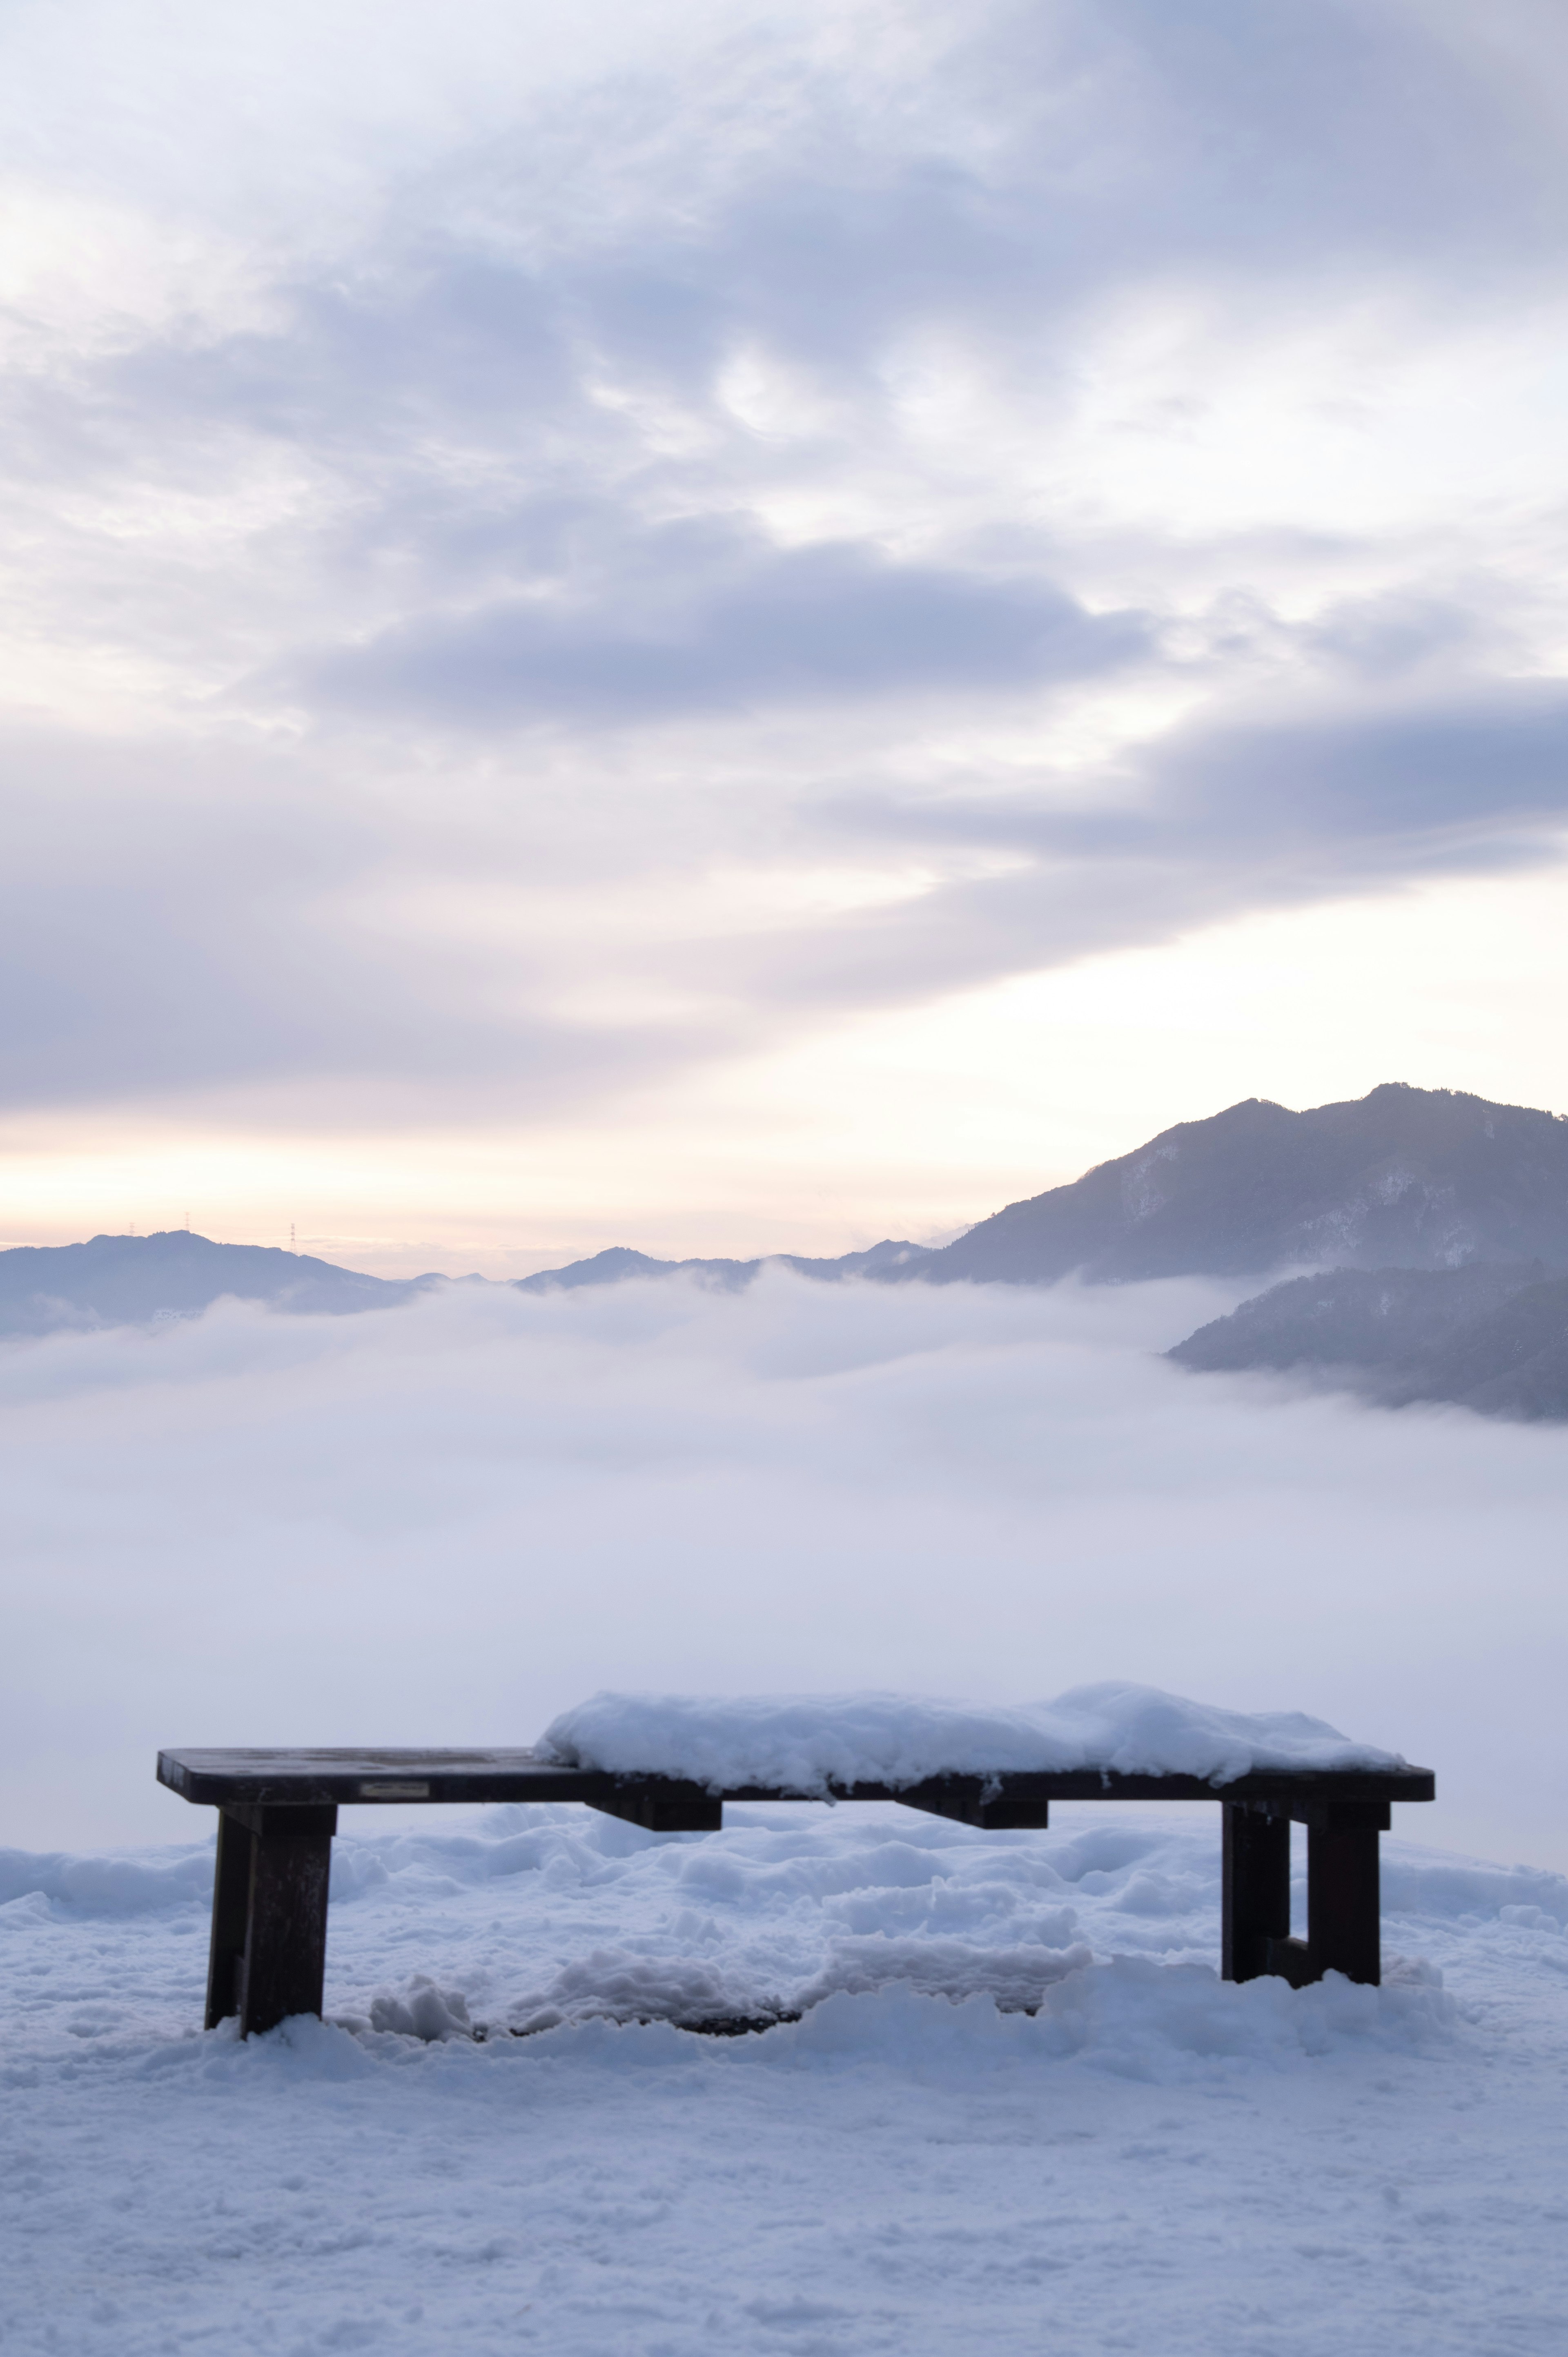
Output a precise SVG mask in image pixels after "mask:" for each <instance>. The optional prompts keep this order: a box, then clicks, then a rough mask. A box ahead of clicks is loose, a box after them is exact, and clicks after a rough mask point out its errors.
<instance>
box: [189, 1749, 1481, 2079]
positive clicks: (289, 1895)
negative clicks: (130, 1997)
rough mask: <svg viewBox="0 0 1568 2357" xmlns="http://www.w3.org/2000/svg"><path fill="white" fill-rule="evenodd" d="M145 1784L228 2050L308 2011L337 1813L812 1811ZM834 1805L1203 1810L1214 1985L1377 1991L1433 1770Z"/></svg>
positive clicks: (349, 1758)
mask: <svg viewBox="0 0 1568 2357" xmlns="http://www.w3.org/2000/svg"><path fill="white" fill-rule="evenodd" d="M158 1781H159V1782H160V1783H163V1784H166V1785H167V1786H168V1788H169V1790H170V1791H171V1792H178V1793H179V1794H180V1795H181V1796H182V1798H184V1799H185V1800H188V1801H192V1802H195V1803H198V1804H199V1805H205V1806H207V1807H209V1808H216V1809H217V1811H218V1866H217V1872H216V1875H215V1877H214V1881H213V1891H212V1948H211V1956H210V1962H209V1967H208V1975H207V2027H208V2029H216V2028H217V2026H218V2024H219V2023H220V2021H226V2020H227V2019H228V2018H229V2017H230V2016H231V2014H237V2015H238V2016H239V2020H240V2034H241V2036H242V2038H248V2037H249V2036H250V2035H251V2033H252V2030H263V2029H272V2028H273V2027H274V2024H275V2023H277V2022H280V2021H283V2020H285V2019H286V2018H287V2017H288V2016H289V2015H290V2014H295V2013H315V2014H318V2013H319V2012H320V2011H321V1995H322V1986H323V1980H324V1975H325V1970H326V1962H327V1883H328V1868H329V1866H330V1861H331V1855H332V1836H333V1835H334V1834H335V1833H336V1832H337V1830H338V1810H339V1809H340V1808H342V1807H344V1806H360V1805H364V1804H367V1803H368V1804H370V1805H371V1806H375V1805H376V1804H378V1803H380V1804H381V1805H383V1806H384V1805H386V1804H389V1803H399V1804H405V1803H409V1802H428V1803H438V1802H460V1801H466V1802H468V1803H474V1802H481V1801H483V1802H493V1801H524V1802H540V1801H550V1802H560V1801H581V1802H585V1803H586V1804H587V1806H588V1807H589V1808H591V1809H600V1810H603V1811H604V1812H605V1813H606V1814H607V1815H609V1816H612V1817H624V1818H625V1819H626V1820H627V1822H628V1824H634V1825H642V1826H644V1827H645V1828H646V1829H647V1830H648V1831H649V1832H650V1833H658V1834H674V1833H717V1832H718V1831H719V1829H720V1827H721V1825H722V1824H723V1823H724V1804H725V1802H726V1801H746V1802H757V1801H799V1800H801V1799H803V1798H811V1797H820V1796H812V1795H807V1794H802V1793H800V1792H785V1791H781V1790H779V1788H777V1787H775V1786H758V1785H741V1786H737V1787H736V1789H735V1790H734V1791H725V1792H708V1791H706V1790H705V1789H704V1788H703V1786H702V1785H700V1784H690V1783H682V1782H681V1781H678V1780H677V1779H675V1778H673V1777H668V1776H613V1775H609V1774H607V1773H605V1772H603V1771H601V1770H596V1769H591V1768H559V1767H555V1766H553V1764H552V1763H551V1762H550V1761H548V1760H541V1759H540V1758H539V1757H538V1756H537V1754H536V1753H534V1752H532V1751H160V1752H159V1754H158ZM832 1797H833V1799H834V1800H837V1801H896V1802H898V1803H900V1804H901V1805H902V1806H903V1807H905V1808H909V1809H924V1810H927V1811H929V1813H931V1814H932V1815H934V1816H939V1817H949V1818H951V1819H952V1820H953V1822H954V1823H955V1824H963V1825H978V1826H983V1827H985V1828H987V1829H996V1828H1002V1827H1005V1828H1010V1829H1013V1828H1038V1827H1042V1826H1044V1825H1045V1824H1047V1822H1048V1818H1049V1810H1050V1803H1052V1802H1053V1801H1214V1802H1218V1803H1219V1807H1220V1810H1221V1813H1222V1817H1223V1823H1224V1882H1223V1888H1224V1899H1223V1932H1222V1959H1221V1970H1222V1972H1223V1973H1224V1975H1225V1978H1226V1979H1227V1980H1232V1981H1247V1980H1253V1979H1256V1978H1257V1977H1258V1976H1259V1975H1261V1974H1263V1973H1277V1974H1279V1975H1283V1978H1284V1979H1286V1980H1288V1981H1290V1982H1291V1983H1292V1984H1293V1986H1295V1987H1297V1988H1299V1987H1301V1986H1303V1985H1304V1984H1305V1983H1306V1982H1308V1981H1316V1980H1321V1979H1322V1977H1323V1975H1324V1974H1325V1973H1329V1972H1337V1973H1343V1974H1344V1975H1345V1976H1346V1978H1347V1979H1348V1980H1353V1981H1370V1982H1373V1983H1376V1982H1377V1981H1378V1980H1379V1979H1380V1977H1381V1955H1380V1911H1381V1910H1380V1897H1379V1886H1378V1836H1379V1835H1380V1834H1381V1833H1386V1832H1387V1831H1388V1828H1389V1821H1390V1820H1389V1810H1390V1805H1391V1803H1392V1802H1394V1801H1430V1800H1433V1799H1434V1798H1435V1797H1436V1783H1435V1779H1434V1776H1433V1773H1432V1770H1430V1769H1429V1768H1389V1769H1380V1770H1365V1771H1363V1770H1340V1769H1336V1770H1290V1771H1273V1770H1268V1771H1262V1772H1258V1773H1254V1774H1251V1775H1246V1776H1239V1777H1237V1778H1236V1779H1235V1780H1234V1781H1231V1782H1230V1783H1228V1784H1222V1785H1215V1784H1209V1783H1206V1782H1205V1781H1203V1779H1202V1778H1201V1777H1198V1776H1123V1775H1119V1774H1117V1773H1116V1772H1115V1771H1114V1770H1098V1769H1078V1770H1065V1771H1049V1772H1043V1773H1035V1772H1029V1773H1024V1772H1019V1771H1009V1772H1008V1773H1005V1774H1002V1775H997V1776H992V1777H980V1776H936V1777H932V1778H931V1779H929V1781H927V1782H925V1783H923V1784H913V1785H904V1786H900V1787H899V1788H898V1789H897V1790H895V1789H894V1788H893V1787H892V1786H890V1785H887V1784H836V1785H834V1786H832ZM1293 1821H1294V1823H1295V1824H1305V1827H1306V1829H1307V1846H1306V1884H1307V1936H1306V1938H1305V1940H1293V1939H1292V1938H1291V1936H1290V1828H1291V1824H1292V1823H1293Z"/></svg>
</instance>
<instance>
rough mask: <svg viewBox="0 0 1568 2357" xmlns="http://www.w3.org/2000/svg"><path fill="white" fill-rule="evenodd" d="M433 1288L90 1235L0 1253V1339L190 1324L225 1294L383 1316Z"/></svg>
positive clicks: (282, 1255)
mask: <svg viewBox="0 0 1568 2357" xmlns="http://www.w3.org/2000/svg"><path fill="white" fill-rule="evenodd" d="M440 1282H441V1279H440V1278H438V1277H430V1276H418V1277H408V1278H403V1279H398V1278H392V1277H381V1276H363V1275H360V1272H359V1271H358V1270H357V1269H351V1268H337V1267H334V1265H333V1264H332V1263H331V1262H330V1261H326V1260H316V1259H314V1258H313V1257H312V1256H311V1255H310V1254H308V1253H290V1252H281V1251H277V1250H274V1249H273V1248H272V1247H270V1246H267V1245H263V1244H220V1243H213V1242H212V1241H211V1240H210V1238H209V1237H207V1236H198V1235H193V1234H191V1233H190V1232H189V1231H188V1229H185V1228H176V1229H172V1230H169V1231H167V1232H164V1233H162V1234H159V1235H154V1236H94V1237H93V1238H92V1239H91V1243H83V1244H18V1245H16V1246H15V1247H14V1248H13V1249H12V1250H11V1251H9V1252H0V1334H48V1333H54V1332H56V1331H58V1330H59V1329H61V1328H71V1327H75V1328H78V1329H91V1328H92V1327H98V1326H134V1325H145V1324H146V1323H148V1322H149V1321H151V1320H152V1319H154V1318H193V1317H196V1316H198V1315H199V1313H200V1311H202V1310H203V1309H205V1308H208V1306H209V1303H211V1302H214V1301H217V1300H220V1298H221V1297H223V1296H224V1295H226V1294H232V1295H235V1296H237V1297H238V1298H239V1299H240V1300H242V1301H264V1302H266V1303H267V1304H268V1305H269V1306H270V1307H271V1308H274V1309H286V1310H295V1311H304V1310H316V1311H323V1310H325V1311H328V1312H330V1313H332V1314H335V1315H340V1314H342V1313H345V1312H348V1311H350V1310H356V1309H384V1308H392V1306H393V1305H394V1304H395V1303H397V1302H400V1301H406V1300H408V1299H409V1298H410V1297H411V1296H412V1295H413V1294H415V1293H418V1292H420V1291H422V1290H423V1289H424V1287H425V1286H429V1285H432V1284H439V1283H440Z"/></svg>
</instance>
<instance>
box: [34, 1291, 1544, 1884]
mask: <svg viewBox="0 0 1568 2357" xmlns="http://www.w3.org/2000/svg"><path fill="white" fill-rule="evenodd" d="M1229 1298H1230V1296H1228V1295H1226V1294H1225V1293H1224V1292H1223V1291H1222V1289H1221V1288H1219V1287H1217V1286H1211V1285H1207V1284H1200V1283H1197V1282H1181V1283H1175V1284H1162V1285H1150V1286H1125V1287H1120V1288H1103V1289H1099V1290H1092V1291H1090V1290H1084V1289H1080V1288H1078V1287H1075V1286H1063V1287H1058V1288H1056V1289H1054V1290H1050V1291H1039V1290H1026V1289H1011V1288H1006V1287H981V1288H971V1287H965V1286H944V1287H941V1288H937V1287H929V1288H928V1287H924V1286H908V1287H900V1288H889V1287H878V1286H867V1287H862V1286H842V1287H840V1286H817V1285H812V1284H810V1283H807V1282H804V1281H801V1280H800V1279H797V1278H794V1277H792V1276H790V1275H787V1274H783V1273H769V1274H768V1275H767V1276H765V1277H764V1278H763V1280H762V1281H761V1282H759V1283H758V1284H757V1286H755V1287H754V1288H753V1289H752V1290H751V1291H750V1292H748V1293H746V1294H744V1295H740V1296H725V1295H715V1294H712V1293H708V1292H705V1291H703V1290H702V1289H701V1288H700V1287H698V1286H693V1285H689V1284H686V1283H684V1282H664V1283H651V1284H637V1285H628V1286H620V1287H617V1288H612V1289H607V1290H604V1291H598V1292H580V1293H575V1294H561V1295H557V1296H553V1297H545V1298H542V1299H534V1298H531V1297H526V1296H522V1295H520V1294H516V1293H512V1292H510V1291H506V1290H503V1289H499V1288H479V1287H465V1286H454V1287H452V1288H450V1289H448V1290H446V1291H445V1292H443V1293H441V1294H438V1295H435V1296H434V1297H429V1298H426V1299H424V1300H422V1301H420V1302H418V1303H416V1304H414V1305H413V1306H412V1307H410V1308H402V1309H397V1310H393V1311H388V1312H381V1313H375V1314H371V1315H366V1316H361V1317H358V1318H320V1319H314V1318H276V1317H274V1316H271V1315H269V1314H268V1313H267V1312H265V1311H263V1310H260V1309H255V1308H245V1307H242V1306H239V1305H236V1304H227V1303H226V1304H220V1305H219V1306H218V1308H215V1309H213V1310H211V1311H209V1313H208V1315H207V1316H206V1317H204V1318H200V1319H199V1320H197V1321H192V1322H188V1323H178V1324H174V1325H172V1326H165V1327H163V1328H161V1329H158V1330H156V1331H155V1332H150V1333H149V1332H146V1331H140V1330H130V1329H124V1330H116V1331H111V1332H105V1333H101V1334H94V1335H62V1336H59V1337H55V1338H51V1339H49V1340H44V1341H27V1342H25V1343H21V1344H17V1345H15V1346H11V1347H9V1348H7V1349H6V1350H5V1351H3V1352H0V1498H3V1500H4V1506H3V1510H0V1511H3V1514H4V1560H5V1566H6V1569H5V1588H6V1594H7V1603H6V1620H7V1628H8V1639H9V1641H8V1642H7V1644H6V1646H5V1649H4V1657H3V1662H4V1665H3V1667H0V1761H3V1768H4V1773H3V1775H0V1792H4V1808H5V1817H4V1822H3V1823H0V1842H8V1843H12V1844H16V1845H18V1846H25V1847H28V1848H35V1849H36V1848H41V1847H44V1846H53V1845H57V1844H58V1845H61V1846H86V1845H97V1844H101V1843H113V1842H122V1841H140V1840H153V1841H157V1840H160V1839H162V1840H183V1839H189V1838H193V1837H199V1831H200V1832H205V1830H206V1829H207V1823H208V1819H207V1813H206V1812H201V1813H199V1814H198V1813H192V1812H191V1811H190V1810H188V1808H187V1806H186V1805H185V1804H184V1803H181V1802H179V1801H177V1800H176V1799H175V1798H174V1797H173V1796H172V1795H170V1794H168V1793H166V1792H164V1791H162V1790H161V1789H160V1788H159V1787H158V1786H157V1785H156V1783H155V1781H154V1772H153V1771H154V1760H155V1755H156V1751H157V1749H159V1747H160V1746H165V1745H171V1746H172V1745H179V1744H200V1743H220V1744H221V1743H234V1744H242V1743H289V1742H310V1743H341V1744H348V1743H360V1742H363V1743H371V1742H379V1743H409V1744H413V1743H468V1742H490V1743H528V1742H531V1741H532V1740H534V1739H535V1738H537V1737H539V1736H540V1735H541V1734H542V1732H543V1730H544V1728H545V1727H546V1726H547V1725H548V1724H549V1722H550V1721H551V1719H552V1718H553V1717H555V1716H556V1714H557V1713H559V1712H560V1711H562V1710H564V1709H566V1708H569V1707H570V1706H573V1705H574V1704H575V1703H578V1702H580V1701H581V1700H583V1698H584V1697H585V1696H586V1695H590V1694H592V1693H594V1692H596V1690H598V1689H600V1688H603V1687H613V1688H618V1689H623V1690H632V1691H636V1690H641V1691H653V1692H671V1691H678V1692H683V1693H712V1694H731V1695H735V1694H746V1693H758V1692H775V1693H776V1692H779V1691H780V1690H788V1691H794V1692H801V1693H812V1692H816V1693H832V1692H835V1691H843V1690H846V1689H855V1688H866V1687H880V1688H885V1689H886V1688H895V1689H897V1688H902V1689H906V1690H908V1691H910V1692H916V1693H922V1694H938V1695H958V1696H966V1697H969V1698H971V1699H972V1700H975V1701H979V1702H983V1703H1015V1702H1020V1701H1026V1700H1029V1699H1032V1698H1036V1697H1038V1696H1041V1695H1049V1694H1053V1693H1058V1692H1060V1691H1062V1690H1063V1689H1065V1688H1067V1687H1069V1686H1072V1685H1076V1684H1086V1683H1090V1682H1093V1681H1097V1680H1101V1679H1106V1678H1127V1679H1132V1680H1136V1681H1141V1682H1144V1683H1146V1684H1152V1685H1160V1686H1165V1687H1167V1688H1169V1689H1173V1690H1175V1691H1176V1692H1177V1693H1181V1694H1186V1695H1194V1696H1197V1697H1198V1698H1200V1699H1201V1700H1204V1701H1206V1702H1210V1703H1214V1704H1217V1705H1219V1706H1224V1707H1227V1708H1231V1709H1240V1710H1246V1711H1273V1710H1302V1711H1307V1712H1311V1713H1314V1714H1316V1715H1317V1716H1318V1717H1323V1718H1326V1719H1327V1720H1329V1721H1331V1722H1332V1723H1333V1725H1334V1726H1336V1727H1339V1728H1340V1729H1342V1730H1343V1731H1344V1732H1345V1733H1347V1734H1348V1735H1349V1736H1352V1737H1354V1738H1358V1739H1359V1740H1361V1741H1364V1742H1369V1743H1375V1744H1380V1745H1383V1746H1386V1747H1388V1748H1390V1749H1396V1750H1399V1751H1401V1752H1402V1753H1403V1754H1404V1755H1405V1756H1406V1757H1407V1758H1409V1759H1411V1760H1418V1761H1420V1762H1422V1763H1423V1764H1424V1765H1429V1766H1432V1767H1434V1768H1435V1770H1437V1774H1438V1781H1439V1791H1440V1799H1439V1802H1438V1803H1437V1805H1436V1807H1435V1808H1432V1809H1426V1810H1422V1811H1420V1812H1419V1813H1417V1812H1413V1811H1412V1812H1407V1813H1402V1814H1403V1817H1404V1822H1403V1823H1402V1826H1401V1828H1400V1830H1402V1831H1403V1832H1404V1833H1406V1834H1409V1835H1418V1836H1419V1837H1421V1838H1423V1839H1432V1840H1434V1841H1441V1842H1444V1843H1448V1844H1455V1845H1458V1846H1464V1847H1467V1848H1471V1849H1478V1850H1480V1851H1482V1852H1483V1853H1485V1854H1487V1855H1488V1856H1491V1857H1498V1858H1504V1859H1506V1858H1509V1857H1518V1858H1520V1859H1524V1860H1527V1861H1529V1862H1530V1863H1533V1864H1536V1865H1541V1866H1554V1867H1562V1866H1563V1865H1564V1864H1568V1832H1565V1831H1564V1826H1565V1824H1568V1815H1565V1813H1564V1811H1563V1806H1562V1802H1563V1778H1564V1765H1565V1762H1568V1734H1565V1733H1564V1730H1563V1714H1562V1709H1561V1695H1562V1684H1563V1674H1562V1668H1561V1650H1560V1646H1559V1643H1558V1629H1559V1626H1560V1615H1561V1603H1560V1596H1561V1577H1562V1575H1561V1554H1562V1549H1561V1531H1562V1528H1563V1509H1564V1505H1565V1504H1568V1435H1564V1434H1563V1432H1561V1431H1559V1430H1556V1429H1552V1428H1530V1427H1524V1426H1509V1425H1501V1424H1497V1423H1493V1422H1489V1421H1482V1420H1481V1419H1479V1418H1476V1417H1472V1416H1469V1415H1466V1414H1464V1413H1463V1412H1461V1411H1457V1410H1442V1409H1438V1410H1430V1411H1407V1412H1405V1413H1402V1414H1401V1415H1389V1414H1385V1413H1381V1412H1377V1411H1371V1410H1368V1409H1365V1408H1361V1407H1359V1406H1356V1405H1353V1404H1351V1403H1350V1402H1348V1401H1346V1400H1342V1399H1339V1398H1337V1397H1332V1396H1325V1395H1322V1394H1306V1393H1301V1392H1298V1391H1295V1390H1294V1389H1292V1388H1291V1387H1290V1386H1288V1385H1284V1384H1278V1383H1266V1382H1252V1381H1248V1380H1246V1379H1240V1378H1238V1379H1234V1380H1232V1379H1220V1378H1195V1377H1192V1376H1189V1375H1186V1374H1184V1373H1181V1372H1178V1371H1176V1369H1174V1368H1172V1367H1169V1366H1167V1365H1165V1364H1164V1363H1162V1361H1161V1360H1160V1359H1159V1357H1158V1355H1157V1353H1158V1352H1159V1351H1160V1350H1162V1349H1163V1348H1164V1347H1165V1346H1166V1345H1168V1344H1169V1343H1170V1342H1171V1341H1173V1340H1176V1338H1177V1337H1178V1336H1180V1335H1182V1334H1184V1333H1186V1332H1187V1331H1188V1330H1190V1329H1191V1328H1192V1327H1193V1326H1194V1325H1196V1324H1197V1323H1198V1322H1199V1321H1200V1320H1201V1319H1202V1318H1206V1317H1208V1316H1210V1315H1212V1314H1214V1313H1215V1312H1216V1311H1217V1310H1219V1309H1220V1308H1224V1307H1225V1306H1226V1303H1227V1301H1228V1299H1229ZM377 1822H378V1823H383V1824H391V1823H392V1819H391V1818H390V1817H383V1818H381V1819H378V1821H377Z"/></svg>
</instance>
